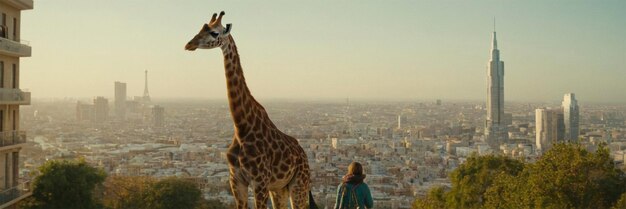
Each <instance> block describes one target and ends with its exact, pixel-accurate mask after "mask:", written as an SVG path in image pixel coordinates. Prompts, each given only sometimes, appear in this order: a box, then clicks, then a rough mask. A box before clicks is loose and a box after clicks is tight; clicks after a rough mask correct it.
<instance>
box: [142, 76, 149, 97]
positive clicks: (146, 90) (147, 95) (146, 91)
mask: <svg viewBox="0 0 626 209" xmlns="http://www.w3.org/2000/svg"><path fill="white" fill-rule="evenodd" d="M145 84H146V86H145V87H144V88H143V102H150V93H149V92H148V71H147V70H146V80H145Z"/></svg>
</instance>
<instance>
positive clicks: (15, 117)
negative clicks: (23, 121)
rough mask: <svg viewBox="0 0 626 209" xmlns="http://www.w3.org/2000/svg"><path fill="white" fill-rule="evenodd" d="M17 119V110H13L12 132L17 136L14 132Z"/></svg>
mask: <svg viewBox="0 0 626 209" xmlns="http://www.w3.org/2000/svg"><path fill="white" fill-rule="evenodd" d="M18 117H19V116H17V110H13V132H14V134H17V132H15V131H17V118H18Z"/></svg>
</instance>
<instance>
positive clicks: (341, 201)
mask: <svg viewBox="0 0 626 209" xmlns="http://www.w3.org/2000/svg"><path fill="white" fill-rule="evenodd" d="M363 179H365V174H363V166H361V164H360V163H357V162H352V163H351V164H350V166H348V173H347V174H346V175H345V176H343V183H341V184H339V187H338V188H337V201H336V202H335V209H346V208H348V209H352V208H357V206H358V208H359V209H365V208H372V207H374V201H373V200H372V194H371V193H370V188H369V187H368V186H367V184H366V183H365V182H363Z"/></svg>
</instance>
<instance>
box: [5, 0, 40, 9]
mask: <svg viewBox="0 0 626 209" xmlns="http://www.w3.org/2000/svg"><path fill="white" fill-rule="evenodd" d="M0 1H1V2H4V3H6V4H9V5H11V6H13V7H15V8H17V9H19V10H29V9H33V0H0Z"/></svg>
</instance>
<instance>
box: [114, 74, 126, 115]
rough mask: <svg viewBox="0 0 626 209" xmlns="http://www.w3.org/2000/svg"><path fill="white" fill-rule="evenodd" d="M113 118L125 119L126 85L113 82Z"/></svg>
mask: <svg viewBox="0 0 626 209" xmlns="http://www.w3.org/2000/svg"><path fill="white" fill-rule="evenodd" d="M115 117H117V119H119V120H124V119H125V118H126V83H122V82H119V81H115Z"/></svg>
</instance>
